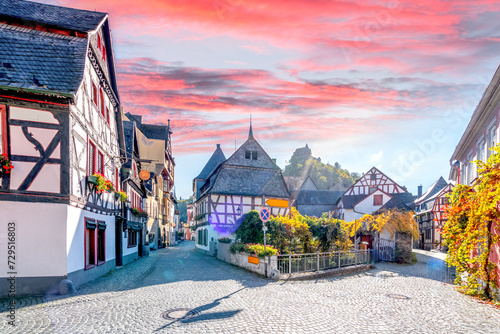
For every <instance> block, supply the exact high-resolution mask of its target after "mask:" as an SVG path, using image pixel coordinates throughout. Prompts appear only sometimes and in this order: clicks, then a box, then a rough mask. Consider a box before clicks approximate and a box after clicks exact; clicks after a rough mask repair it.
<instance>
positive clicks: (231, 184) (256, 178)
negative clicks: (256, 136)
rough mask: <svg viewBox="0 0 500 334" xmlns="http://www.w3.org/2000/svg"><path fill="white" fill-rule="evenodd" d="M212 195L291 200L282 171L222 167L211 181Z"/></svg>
mask: <svg viewBox="0 0 500 334" xmlns="http://www.w3.org/2000/svg"><path fill="white" fill-rule="evenodd" d="M210 184H212V186H211V189H210V191H209V192H210V193H212V194H227V195H241V196H262V195H265V196H272V197H280V198H289V197H290V195H289V193H288V190H287V188H286V184H285V181H284V180H283V176H282V175H281V171H280V170H259V169H253V168H240V167H232V166H224V165H222V166H221V168H220V170H219V171H218V173H217V174H215V175H213V178H211V179H210Z"/></svg>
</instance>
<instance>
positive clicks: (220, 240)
mask: <svg viewBox="0 0 500 334" xmlns="http://www.w3.org/2000/svg"><path fill="white" fill-rule="evenodd" d="M217 240H219V242H220V243H223V244H230V243H231V241H232V240H231V239H229V238H228V237H223V238H219V239H217Z"/></svg>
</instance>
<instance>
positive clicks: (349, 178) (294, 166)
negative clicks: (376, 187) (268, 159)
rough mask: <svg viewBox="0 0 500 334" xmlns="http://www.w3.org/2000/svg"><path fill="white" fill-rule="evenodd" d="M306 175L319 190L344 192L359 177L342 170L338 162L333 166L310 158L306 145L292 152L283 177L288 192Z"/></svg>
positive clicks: (299, 184)
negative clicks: (288, 189)
mask: <svg viewBox="0 0 500 334" xmlns="http://www.w3.org/2000/svg"><path fill="white" fill-rule="evenodd" d="M308 175H309V176H310V177H311V179H312V180H313V181H314V183H315V184H316V186H317V187H318V189H319V190H329V189H331V190H346V189H347V188H349V187H350V186H351V185H353V184H354V182H355V181H356V180H357V179H359V178H360V176H361V175H360V174H359V173H350V172H349V171H348V170H347V169H342V167H341V166H340V164H339V163H338V162H336V163H335V164H334V165H333V166H332V165H330V164H325V163H323V162H321V158H315V157H313V156H312V152H311V149H310V148H309V146H308V145H307V144H306V146H305V147H301V148H298V149H296V150H295V152H293V155H292V157H291V158H290V161H289V164H288V165H286V166H285V171H284V172H283V176H285V179H286V180H287V185H288V187H289V188H290V190H296V189H298V188H299V187H300V186H301V185H302V182H304V180H305V179H306V177H307V176H308Z"/></svg>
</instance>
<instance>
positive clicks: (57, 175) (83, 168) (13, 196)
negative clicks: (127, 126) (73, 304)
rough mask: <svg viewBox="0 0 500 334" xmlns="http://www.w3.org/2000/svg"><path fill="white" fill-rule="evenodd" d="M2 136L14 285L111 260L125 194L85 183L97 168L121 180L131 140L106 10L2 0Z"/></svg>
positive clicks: (0, 196)
mask: <svg viewBox="0 0 500 334" xmlns="http://www.w3.org/2000/svg"><path fill="white" fill-rule="evenodd" d="M0 137H1V138H2V140H1V147H0V153H2V154H5V156H6V157H7V158H8V159H9V160H10V161H12V164H13V166H14V169H13V170H12V171H11V172H10V173H0V174H1V175H0V212H1V213H2V214H1V215H0V226H1V227H2V230H3V231H6V230H7V224H8V223H11V224H14V225H15V229H16V240H15V242H16V250H17V253H16V255H17V257H16V259H17V260H18V261H17V262H16V263H15V267H14V269H13V270H12V271H15V272H16V275H17V280H16V284H17V293H18V294H25V293H40V292H43V291H46V290H47V289H48V288H50V287H52V286H54V285H56V284H58V283H59V282H60V281H61V280H63V279H70V280H72V281H73V283H74V284H75V285H79V284H81V283H83V282H86V281H88V280H91V279H94V278H96V277H98V276H100V275H102V274H104V273H106V272H107V271H109V270H110V269H113V268H114V267H115V264H116V262H115V260H116V255H117V249H116V247H115V238H116V236H117V235H118V232H119V230H118V229H115V226H116V224H115V222H116V217H119V216H120V215H121V205H120V201H119V200H117V199H116V197H115V196H114V194H113V193H108V192H106V191H105V192H102V193H99V192H97V191H96V190H95V185H92V184H89V183H88V182H87V181H88V176H90V175H93V174H94V173H97V172H99V173H101V174H103V175H104V176H105V177H106V178H107V179H108V180H110V181H111V183H112V184H113V186H114V187H115V188H119V184H120V176H119V170H120V168H121V161H120V148H123V147H124V146H123V145H124V139H123V132H122V125H121V114H120V101H119V95H118V90H117V85H116V75H115V62H114V57H113V47H112V42H111V34H110V29H109V21H108V15H107V14H106V13H99V12H95V11H84V10H77V9H72V8H64V7H59V6H51V5H46V4H40V3H35V2H29V1H23V0H9V1H6V0H0ZM6 243H7V234H6V233H3V232H1V233H0V244H3V245H5V244H6ZM0 264H1V266H2V268H7V259H6V258H2V259H1V260H0ZM6 275H8V274H7V273H6V272H5V270H3V271H2V273H1V276H2V277H5V276H6ZM0 281H1V282H2V283H0V289H1V291H2V292H6V291H8V289H4V288H3V287H4V283H5V279H0Z"/></svg>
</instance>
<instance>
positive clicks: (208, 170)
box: [195, 144, 226, 180]
mask: <svg viewBox="0 0 500 334" xmlns="http://www.w3.org/2000/svg"><path fill="white" fill-rule="evenodd" d="M224 161H226V156H225V155H224V152H222V149H221V148H220V144H217V148H216V149H215V152H214V153H213V154H212V156H211V157H210V159H208V162H207V163H206V164H205V167H203V169H202V170H201V172H200V174H199V175H198V176H197V177H196V178H195V179H200V180H206V179H207V177H209V176H210V174H212V172H213V171H214V170H215V169H216V168H217V167H218V166H219V165H220V164H221V163H223V162H224Z"/></svg>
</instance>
